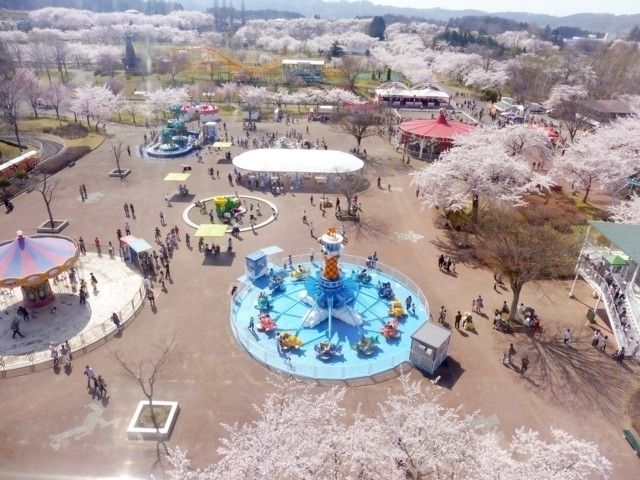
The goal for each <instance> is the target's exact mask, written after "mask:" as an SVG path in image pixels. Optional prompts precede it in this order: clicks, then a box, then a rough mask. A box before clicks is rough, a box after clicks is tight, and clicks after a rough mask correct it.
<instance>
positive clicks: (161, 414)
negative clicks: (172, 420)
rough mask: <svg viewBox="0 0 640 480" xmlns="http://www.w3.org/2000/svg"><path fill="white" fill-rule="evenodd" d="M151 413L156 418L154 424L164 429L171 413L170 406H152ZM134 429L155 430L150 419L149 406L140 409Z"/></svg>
mask: <svg viewBox="0 0 640 480" xmlns="http://www.w3.org/2000/svg"><path fill="white" fill-rule="evenodd" d="M153 412H154V413H155V416H156V422H157V424H158V428H162V427H164V425H165V424H166V423H167V418H169V412H171V405H154V407H153ZM136 428H155V427H154V425H153V420H152V419H151V408H150V407H149V405H145V406H144V407H142V411H141V412H140V416H139V417H138V421H137V422H136Z"/></svg>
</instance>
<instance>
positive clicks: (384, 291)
mask: <svg viewBox="0 0 640 480" xmlns="http://www.w3.org/2000/svg"><path fill="white" fill-rule="evenodd" d="M378 296H379V297H380V298H385V299H387V300H392V299H393V298H394V295H393V290H392V289H391V283H390V282H384V283H381V284H380V285H379V286H378Z"/></svg>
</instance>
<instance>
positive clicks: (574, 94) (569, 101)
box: [544, 84, 587, 142]
mask: <svg viewBox="0 0 640 480" xmlns="http://www.w3.org/2000/svg"><path fill="white" fill-rule="evenodd" d="M585 98H587V90H586V88H584V87H583V86H582V85H566V84H561V85H556V86H554V87H553V88H552V89H551V94H550V95H549V99H548V100H547V101H546V102H545V104H544V106H545V107H546V108H548V109H551V110H553V114H554V116H556V117H557V118H560V119H561V120H562V122H563V123H564V124H565V126H566V128H567V132H568V133H569V139H570V140H571V142H573V141H574V139H575V136H576V133H577V132H578V129H579V128H580V127H581V126H583V125H584V121H583V120H582V117H581V116H580V115H579V114H578V102H579V101H580V100H583V99H585Z"/></svg>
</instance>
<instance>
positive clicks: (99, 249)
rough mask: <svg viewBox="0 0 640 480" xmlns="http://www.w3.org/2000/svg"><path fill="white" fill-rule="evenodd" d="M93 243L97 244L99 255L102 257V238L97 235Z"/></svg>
mask: <svg viewBox="0 0 640 480" xmlns="http://www.w3.org/2000/svg"><path fill="white" fill-rule="evenodd" d="M93 243H94V244H95V246H96V252H98V256H99V257H101V256H102V248H101V247H100V239H99V238H98V237H96V238H95V240H94V241H93Z"/></svg>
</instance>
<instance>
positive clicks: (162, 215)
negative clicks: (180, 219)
mask: <svg viewBox="0 0 640 480" xmlns="http://www.w3.org/2000/svg"><path fill="white" fill-rule="evenodd" d="M160 225H162V226H163V227H165V226H166V225H167V224H166V223H165V221H164V213H162V212H160Z"/></svg>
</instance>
